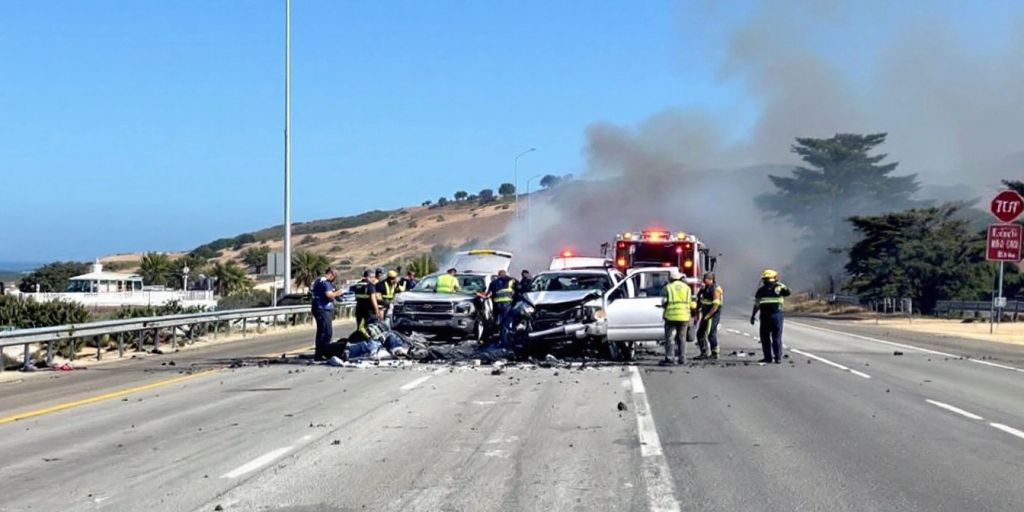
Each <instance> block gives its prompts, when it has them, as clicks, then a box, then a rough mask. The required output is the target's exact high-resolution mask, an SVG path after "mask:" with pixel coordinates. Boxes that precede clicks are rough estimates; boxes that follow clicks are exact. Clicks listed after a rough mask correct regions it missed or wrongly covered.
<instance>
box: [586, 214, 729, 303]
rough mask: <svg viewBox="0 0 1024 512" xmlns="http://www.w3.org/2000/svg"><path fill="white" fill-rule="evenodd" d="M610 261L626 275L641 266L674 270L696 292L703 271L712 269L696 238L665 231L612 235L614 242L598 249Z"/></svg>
mask: <svg viewBox="0 0 1024 512" xmlns="http://www.w3.org/2000/svg"><path fill="white" fill-rule="evenodd" d="M601 252H602V254H603V255H605V256H606V257H608V256H609V253H611V254H610V257H611V258H612V262H613V264H614V265H615V268H617V269H619V271H621V272H623V273H626V272H627V271H628V270H629V269H633V268H642V267H669V268H671V267H675V268H678V269H679V271H680V272H682V273H683V276H684V279H685V280H686V282H687V283H688V284H689V285H690V286H691V287H693V289H694V291H697V290H698V289H699V288H700V285H701V277H702V276H703V274H704V272H708V271H711V270H714V267H715V262H716V259H717V258H715V257H714V256H711V253H710V250H709V249H708V248H707V246H706V245H704V243H703V242H701V241H700V239H698V238H697V237H696V236H694V235H692V234H689V233H685V232H672V231H668V230H665V229H646V230H642V231H627V232H625V233H619V234H617V235H615V241H614V242H612V243H611V244H608V243H605V244H603V245H602V246H601Z"/></svg>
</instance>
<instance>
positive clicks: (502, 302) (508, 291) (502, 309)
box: [487, 276, 516, 346]
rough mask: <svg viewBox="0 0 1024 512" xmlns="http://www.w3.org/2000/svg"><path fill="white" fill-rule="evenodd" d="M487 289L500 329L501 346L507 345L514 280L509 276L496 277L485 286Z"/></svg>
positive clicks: (514, 289)
mask: <svg viewBox="0 0 1024 512" xmlns="http://www.w3.org/2000/svg"><path fill="white" fill-rule="evenodd" d="M487 291H488V292H490V294H491V304H493V305H494V320H495V322H497V323H498V327H499V328H500V329H501V331H500V333H501V334H500V336H501V346H507V344H508V332H509V328H510V327H511V323H512V315H511V312H512V299H514V298H515V295H516V280H515V279H512V278H511V277H509V276H504V277H496V278H494V280H493V281H491V284H490V286H488V287H487Z"/></svg>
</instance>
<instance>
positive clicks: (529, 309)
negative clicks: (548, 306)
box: [516, 302, 535, 318]
mask: <svg viewBox="0 0 1024 512" xmlns="http://www.w3.org/2000/svg"><path fill="white" fill-rule="evenodd" d="M534 311H535V310H534V309H533V306H531V305H529V304H527V303H525V302H520V303H519V305H518V306H516V314H517V315H519V316H520V317H521V318H530V317H531V316H533V313H534Z"/></svg>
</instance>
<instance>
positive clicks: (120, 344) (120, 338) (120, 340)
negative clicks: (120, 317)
mask: <svg viewBox="0 0 1024 512" xmlns="http://www.w3.org/2000/svg"><path fill="white" fill-rule="evenodd" d="M117 357H124V333H123V332H122V333H118V335H117Z"/></svg>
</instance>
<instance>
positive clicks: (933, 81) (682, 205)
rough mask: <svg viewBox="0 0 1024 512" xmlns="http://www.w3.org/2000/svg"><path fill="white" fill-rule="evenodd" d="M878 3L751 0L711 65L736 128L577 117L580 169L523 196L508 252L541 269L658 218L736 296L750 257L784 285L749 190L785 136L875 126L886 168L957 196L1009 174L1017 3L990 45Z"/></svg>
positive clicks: (688, 114) (927, 14) (668, 119)
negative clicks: (713, 261) (544, 193)
mask: <svg viewBox="0 0 1024 512" xmlns="http://www.w3.org/2000/svg"><path fill="white" fill-rule="evenodd" d="M894 4H897V3H893V2H860V3H852V2H851V3H845V2H820V1H816V2H811V1H797V0H793V1H788V2H770V5H769V4H767V3H766V4H765V5H764V6H762V7H761V8H757V9H755V10H754V11H753V12H752V13H751V14H750V16H749V17H748V19H747V21H746V22H744V23H742V24H741V25H740V26H739V27H738V28H736V29H735V30H734V31H733V32H731V33H730V34H729V36H728V38H727V40H728V44H727V48H726V57H725V59H724V61H723V62H722V65H721V69H720V77H721V80H722V81H723V84H726V83H739V84H741V86H742V89H743V91H744V94H745V96H746V97H748V98H749V99H750V100H751V101H752V102H754V103H755V104H756V105H757V116H756V118H755V119H754V120H753V122H752V123H751V125H750V126H748V127H745V128H743V127H737V126H730V125H729V124H726V123H724V122H723V121H721V120H720V119H721V116H716V115H715V114H714V112H712V111H710V110H702V109H698V108H690V109H678V108H666V109H665V110H663V111H661V112H658V113H655V114H653V115H652V116H651V117H650V118H648V119H647V120H645V121H643V122H640V123H638V124H637V125H636V126H622V125H616V124H612V123H607V122H596V123H594V124H592V125H591V126H590V127H588V128H587V129H586V145H585V147H584V148H583V153H584V156H585V159H586V168H585V169H584V170H583V171H582V172H577V173H576V174H577V176H579V177H580V178H582V179H581V180H577V181H575V182H573V183H572V184H569V185H567V186H564V187H561V188H560V189H558V190H556V192H555V193H554V194H553V196H552V198H551V200H546V201H539V200H538V201H536V202H535V203H534V204H533V208H534V211H533V214H532V216H530V217H532V229H531V228H530V226H529V223H527V222H525V221H524V222H520V223H519V225H518V226H512V227H511V228H510V233H509V235H510V236H509V242H510V245H511V246H512V249H513V250H514V251H516V253H517V256H518V257H519V258H518V260H519V262H520V263H523V264H524V265H525V266H528V267H531V268H543V266H545V265H546V263H547V261H548V259H549V258H550V257H551V255H553V254H555V253H556V252H558V251H560V250H562V249H563V248H573V249H575V250H577V251H579V252H580V253H581V254H596V253H597V251H598V247H599V246H600V244H601V243H603V242H608V241H610V240H611V238H612V237H613V235H614V234H615V233H617V232H621V231H627V230H637V229H642V228H645V227H648V226H653V225H658V226H660V227H664V228H667V229H671V230H684V231H687V232H693V233H695V234H697V235H698V236H700V237H701V238H702V239H703V240H705V242H706V243H708V244H709V245H710V246H711V247H712V250H713V252H715V253H718V252H720V253H722V254H723V257H722V258H721V260H720V272H719V274H720V279H722V280H723V282H724V283H725V284H726V285H727V286H728V285H730V284H733V285H734V286H739V288H738V292H737V293H746V291H747V289H748V288H750V287H751V286H752V282H753V281H754V280H756V276H757V272H758V270H759V269H760V268H763V267H765V266H771V267H778V268H781V269H784V270H786V271H789V273H790V276H791V278H790V281H798V280H799V278H798V277H796V276H793V274H794V271H795V270H796V269H792V268H791V267H790V263H791V262H792V260H793V257H794V256H795V255H796V254H797V252H799V250H800V249H801V245H800V242H799V241H797V238H798V236H799V233H798V232H797V231H796V230H795V229H793V228H792V227H789V226H788V225H786V224H784V223H782V222H781V221H777V220H774V219H771V218H768V217H767V215H766V214H764V213H763V212H761V211H760V210H758V209H757V208H756V207H755V206H754V202H753V198H754V197H755V196H757V195H759V194H762V193H765V192H770V191H772V187H771V185H770V183H769V182H768V180H767V174H769V173H771V174H788V171H789V169H790V168H791V167H792V166H793V165H794V164H796V163H797V160H796V158H795V156H794V155H793V154H791V153H790V151H789V148H790V146H791V144H792V143H793V141H794V138H795V137H798V136H799V137H830V136H832V135H834V134H835V133H840V132H847V133H875V132H888V133H889V139H888V142H887V144H886V145H885V146H884V147H883V148H881V150H882V151H884V152H886V153H888V154H889V155H890V157H889V158H890V160H892V161H898V162H900V167H899V168H898V169H897V171H896V172H895V173H894V174H896V175H905V174H910V173H915V172H916V173H919V179H920V180H921V181H922V183H923V184H924V185H926V186H927V185H940V186H946V187H949V186H950V185H960V184H964V183H970V184H971V186H964V187H961V188H962V189H963V196H962V197H964V198H969V197H973V196H976V195H978V194H979V193H980V192H981V191H988V190H992V189H994V188H996V187H997V186H998V181H999V179H1002V178H1011V177H1018V178H1019V177H1020V176H1021V175H1024V157H1022V153H1021V151H1022V149H1024V142H1022V141H1021V140H1020V133H1021V130H1020V129H1019V128H1018V127H1019V126H1020V124H1021V120H1022V119H1024V87H1021V86H1020V84H1022V83H1024V58H1022V57H1024V52H1022V50H1024V14H1022V13H1024V7H1022V8H1021V9H1018V11H1017V13H1016V15H1015V16H1014V17H1013V19H1012V20H1011V25H1012V29H1011V30H1009V32H1008V35H1007V36H1006V37H1005V38H1002V40H1001V42H999V43H998V44H988V45H984V44H975V43H976V42H975V41H973V40H970V39H969V38H968V36H966V35H964V34H963V33H962V32H958V31H957V30H956V29H955V28H954V24H953V23H952V20H951V19H947V18H943V17H942V16H941V15H939V14H936V11H935V10H932V9H930V6H933V5H936V4H935V3H932V2H907V3H899V4H900V5H894ZM907 4H914V5H913V6H908V5H907ZM941 5H946V4H941ZM716 9H718V7H715V6H714V5H713V4H708V5H706V6H704V7H703V8H702V9H699V10H701V11H702V12H701V13H700V14H701V15H706V16H714V15H715V12H716ZM879 20H881V21H879ZM1003 21H1004V22H1005V20H1003ZM876 22H878V23H877V24H876ZM883 22H884V23H883ZM822 34H825V35H824V36H822ZM872 48H874V50H873V51H872V50H871V49H872ZM681 100H683V98H681ZM738 130H739V131H742V132H743V134H742V136H740V137H735V136H727V134H734V133H736V132H737V131H738ZM1018 165H1021V166H1018ZM972 186H973V187H975V188H974V189H973V190H972V189H971V187H972ZM926 190H927V188H926ZM985 193H987V192H985ZM530 217H527V218H530ZM821 250H822V251H824V250H825V248H824V247H823V248H821ZM837 257H840V256H837ZM804 283H805V284H807V282H806V280H804Z"/></svg>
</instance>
